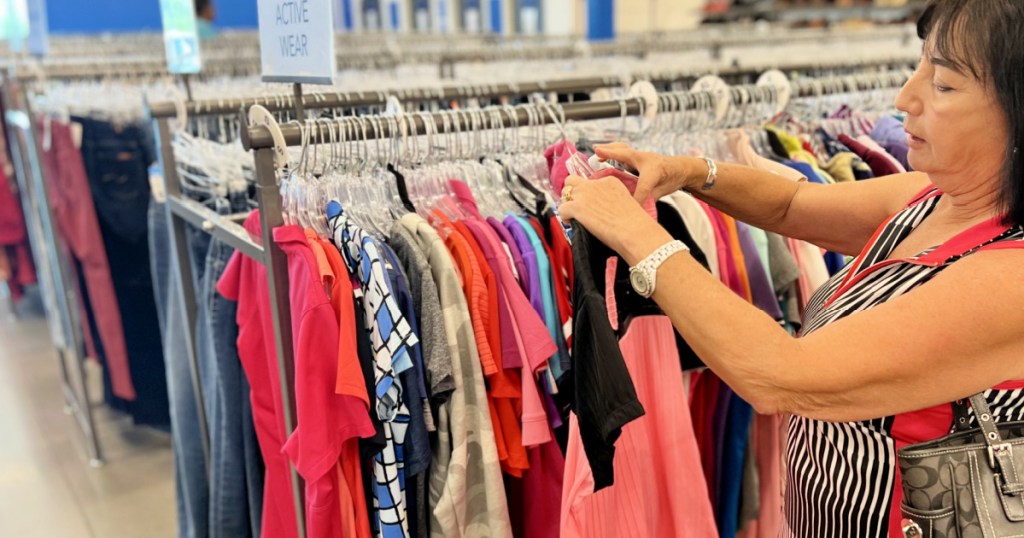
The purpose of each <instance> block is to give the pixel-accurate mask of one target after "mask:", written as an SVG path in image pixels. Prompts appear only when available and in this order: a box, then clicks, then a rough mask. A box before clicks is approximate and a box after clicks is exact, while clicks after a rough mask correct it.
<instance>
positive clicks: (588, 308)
mask: <svg viewBox="0 0 1024 538" xmlns="http://www.w3.org/2000/svg"><path fill="white" fill-rule="evenodd" d="M611 256H614V253H613V252H612V251H611V249H609V248H608V247H607V246H605V245H604V244H602V243H601V242H599V241H598V240H597V239H595V238H594V237H593V236H591V235H590V232H588V231H587V230H586V229H584V228H583V227H582V226H580V225H579V224H576V223H573V242H572V257H573V265H574V273H575V278H576V282H575V289H574V290H573V292H574V293H573V313H574V316H575V317H574V322H573V344H572V355H573V358H574V359H575V364H574V365H573V369H572V378H573V380H574V383H573V390H574V392H573V408H574V410H575V411H576V416H577V417H578V418H579V424H580V437H581V439H582V442H583V450H584V452H585V453H586V454H587V460H588V461H589V462H590V469H591V471H592V472H593V474H594V491H595V492H596V491H598V490H600V489H603V488H605V487H607V486H610V485H612V483H613V482H614V478H615V471H614V467H613V465H612V459H613V458H614V456H615V441H616V440H618V438H619V435H621V434H622V427H623V426H625V425H626V424H628V423H630V422H632V421H633V420H636V419H637V418H640V417H642V416H643V415H644V408H643V406H642V405H640V400H639V399H638V398H637V395H636V388H635V387H634V386H633V381H632V379H631V378H630V377H629V370H628V369H627V368H626V362H625V359H624V358H623V356H622V352H621V351H620V350H619V339H618V335H617V334H616V333H615V331H614V330H612V327H611V324H610V323H609V322H608V308H607V304H606V303H605V296H604V288H605V278H604V272H605V264H606V262H607V260H608V258H609V257H611Z"/></svg>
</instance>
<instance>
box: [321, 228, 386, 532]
mask: <svg viewBox="0 0 1024 538" xmlns="http://www.w3.org/2000/svg"><path fill="white" fill-rule="evenodd" d="M306 238H307V239H309V240H310V246H313V244H314V243H316V244H317V245H319V246H320V248H321V249H322V250H323V253H324V256H325V258H326V261H327V264H328V266H329V268H330V273H331V274H332V275H333V283H332V285H331V286H330V290H329V291H330V295H331V306H332V307H333V308H334V314H335V316H336V317H337V318H338V331H339V332H338V336H339V338H338V380H337V385H336V386H335V389H334V390H335V392H336V393H338V394H347V395H349V396H352V397H355V398H359V399H360V400H361V401H362V402H363V403H364V404H365V405H364V409H365V410H366V413H367V416H369V412H370V398H369V396H368V394H367V392H366V383H365V380H364V379H363V377H362V376H363V373H362V370H361V368H360V365H359V359H358V347H357V344H356V338H357V337H358V336H357V335H356V319H355V315H356V314H355V301H354V300H353V295H352V292H353V288H352V280H351V275H349V273H348V267H347V266H346V265H345V260H344V259H342V257H341V252H338V248H337V247H335V246H334V244H333V243H331V242H330V241H329V240H327V239H323V238H320V237H317V236H316V234H315V233H312V232H311V231H309V230H307V231H306ZM313 250H314V252H316V251H317V249H316V248H315V247H314V249H313ZM317 261H318V262H319V261H320V259H319V257H318V258H317ZM321 272H324V270H323V268H321ZM337 472H338V481H339V486H340V487H339V488H338V494H339V495H338V496H339V498H338V504H339V505H340V507H341V531H342V534H341V535H342V536H345V537H350V536H351V537H355V538H371V536H372V534H371V532H370V514H369V510H368V507H367V504H366V499H365V496H364V495H365V490H364V483H363V465H362V460H361V457H360V452H359V441H358V439H355V438H352V439H347V440H345V441H343V442H342V444H341V459H340V461H339V462H338V466H337Z"/></svg>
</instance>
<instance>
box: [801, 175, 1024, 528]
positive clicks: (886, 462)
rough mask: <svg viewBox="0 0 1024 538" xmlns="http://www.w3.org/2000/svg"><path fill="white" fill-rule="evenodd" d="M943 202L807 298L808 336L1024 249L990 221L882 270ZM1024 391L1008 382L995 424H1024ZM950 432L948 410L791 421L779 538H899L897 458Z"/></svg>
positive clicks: (1019, 235) (929, 199)
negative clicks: (997, 252)
mask: <svg viewBox="0 0 1024 538" xmlns="http://www.w3.org/2000/svg"><path fill="white" fill-rule="evenodd" d="M941 196H942V193H941V192H940V191H938V189H935V188H931V189H929V190H927V191H925V192H923V193H922V194H921V195H919V196H918V197H917V198H915V200H914V201H913V202H911V204H910V205H909V206H908V207H907V208H906V209H904V210H903V211H901V212H899V213H897V214H896V215H894V216H893V217H892V218H890V219H889V220H888V221H887V222H886V223H884V224H883V225H882V226H880V227H879V230H878V232H876V233H875V236H874V237H873V238H872V239H871V241H870V242H869V243H868V245H867V246H866V247H865V248H864V251H863V252H862V253H861V255H860V256H859V257H858V258H857V259H856V260H854V261H853V262H851V263H850V264H849V265H847V266H846V267H845V268H844V269H843V270H842V271H840V272H839V273H837V274H836V275H835V276H834V277H832V278H831V279H830V280H829V281H828V282H827V283H826V284H825V285H824V286H822V287H821V289H819V290H818V291H817V292H816V293H815V294H814V296H813V297H812V298H811V300H810V302H809V304H808V305H807V310H806V312H805V314H804V319H805V324H804V328H803V333H804V334H805V335H806V334H810V333H812V332H814V331H816V330H818V329H820V328H822V327H824V326H826V325H828V324H829V323H832V322H835V321H837V320H840V319H842V318H844V317H846V316H848V315H850V314H853V313H855V312H861V311H864V310H868V309H870V308H872V307H874V306H877V305H880V304H883V303H884V302H886V301H888V300H890V299H893V298H895V297H898V296H900V295H902V294H904V293H907V292H909V291H910V290H913V289H914V288H916V287H917V286H920V285H922V284H924V283H926V282H928V281H929V280H931V279H932V278H933V277H935V275H937V274H938V273H939V272H940V271H942V270H943V269H944V268H945V267H948V266H949V264H951V263H953V262H955V261H957V260H959V259H960V258H962V257H964V256H967V255H969V254H971V253H973V252H976V251H978V250H981V249H989V248H1024V229H1022V228H1021V227H1020V226H1014V227H1007V226H1005V225H1002V224H1000V223H999V219H993V220H991V221H988V222H986V223H982V224H979V225H977V226H975V227H973V228H971V229H969V230H967V231H966V232H963V233H962V234H959V235H957V236H956V237H954V238H952V239H950V240H949V241H947V242H946V243H945V244H943V245H941V246H939V247H936V248H933V249H929V250H927V251H925V252H923V253H921V254H919V255H918V256H915V257H913V258H910V259H904V260H886V258H887V257H888V256H889V254H890V253H891V252H892V251H893V250H894V249H895V248H896V246H897V245H898V244H899V243H900V242H901V241H903V240H904V239H905V238H906V237H907V236H908V235H909V234H910V232H911V231H913V230H914V228H916V227H917V226H918V225H919V224H920V223H921V222H922V221H924V219H925V218H926V217H927V216H928V215H929V214H931V212H932V211H933V210H934V209H935V206H936V204H937V203H938V201H939V199H940V198H941ZM1022 389H1024V382H1021V383H1012V382H1011V383H1007V384H1005V385H1000V386H998V387H995V388H993V389H992V390H989V391H988V392H987V393H986V396H987V398H988V401H989V405H991V406H992V411H993V413H995V415H996V416H997V420H998V421H1006V420H1024V390H1022ZM951 425H952V409H951V406H949V405H944V406H938V407H935V408H931V409H925V410H922V411H917V412H914V413H906V414H902V415H897V416H889V417H883V418H878V419H874V420H867V421H863V422H850V423H829V422H822V421H819V420H811V419H807V418H802V417H793V418H792V419H791V421H790V424H789V442H788V449H787V452H788V453H787V460H788V470H787V475H788V476H787V488H786V499H785V515H786V518H785V519H786V525H784V527H786V528H784V529H783V531H782V536H784V537H797V538H822V537H830V536H835V537H840V536H841V537H844V538H845V537H863V538H878V537H881V536H886V535H887V534H888V535H889V536H902V535H901V534H900V533H899V529H898V527H899V523H900V519H901V517H900V516H899V514H900V512H899V502H900V500H901V497H902V492H901V490H900V486H899V484H900V482H899V472H898V469H897V465H896V451H897V450H898V449H899V448H901V447H903V446H905V445H907V444H911V443H915V442H920V441H924V440H928V439H935V438H938V437H941V436H942V435H945V434H946V433H948V432H949V431H950V428H951Z"/></svg>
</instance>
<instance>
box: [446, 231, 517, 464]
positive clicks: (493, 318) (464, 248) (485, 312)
mask: <svg viewBox="0 0 1024 538" xmlns="http://www.w3.org/2000/svg"><path fill="white" fill-rule="evenodd" d="M434 216H435V217H436V218H437V220H438V221H440V223H441V224H440V225H439V228H440V229H441V230H442V231H443V232H444V233H442V234H441V235H442V237H444V238H445V239H444V241H445V246H447V247H448V250H449V251H450V252H451V253H452V258H453V259H454V261H455V265H456V267H458V269H459V271H460V272H461V273H462V275H463V291H464V293H465V294H466V300H467V303H468V304H469V311H470V317H471V318H472V320H473V332H474V334H475V336H476V339H477V342H476V344H477V349H478V351H479V353H480V363H481V366H482V367H483V371H484V375H485V376H487V381H488V390H487V404H488V409H489V411H490V415H491V423H492V424H493V425H494V440H495V444H496V445H497V448H498V460H499V462H500V463H501V468H502V470H503V471H504V472H506V473H508V474H510V475H512V476H516V477H521V476H522V473H523V471H525V470H526V469H528V468H529V466H530V464H529V457H528V455H527V453H526V448H525V447H523V439H522V426H521V424H520V420H521V418H520V417H521V414H522V403H521V402H522V392H521V391H522V378H521V377H520V376H519V373H518V372H515V371H508V370H504V369H502V368H499V367H498V365H499V364H500V360H501V358H500V350H501V344H500V342H501V340H500V338H501V326H500V321H499V319H498V315H500V311H499V305H498V293H497V285H498V283H497V280H496V278H495V276H494V272H493V271H492V270H491V268H490V266H489V265H487V262H486V257H485V256H484V254H483V251H482V250H480V246H479V245H478V244H476V242H475V240H474V239H473V235H472V233H470V232H469V230H468V229H466V228H465V225H464V224H463V223H461V222H455V223H453V222H451V221H450V220H448V219H447V218H446V217H445V216H444V215H443V214H441V213H439V212H435V213H434ZM464 232H465V233H464ZM485 356H486V359H485Z"/></svg>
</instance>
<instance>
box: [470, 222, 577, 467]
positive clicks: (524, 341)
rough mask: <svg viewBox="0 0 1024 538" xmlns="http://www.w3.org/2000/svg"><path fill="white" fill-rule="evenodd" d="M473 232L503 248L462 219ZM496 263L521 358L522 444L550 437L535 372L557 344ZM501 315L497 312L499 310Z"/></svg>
mask: <svg viewBox="0 0 1024 538" xmlns="http://www.w3.org/2000/svg"><path fill="white" fill-rule="evenodd" d="M463 222H464V223H465V224H466V226H467V227H469V228H470V230H471V231H472V232H474V236H475V237H476V238H477V239H478V240H480V241H486V242H487V244H488V249H489V250H490V251H491V252H504V250H503V249H501V242H500V240H499V239H498V238H497V237H496V236H495V235H493V230H492V229H491V228H490V227H489V226H487V225H486V224H484V223H483V222H481V221H475V220H473V219H466V220H465V221H463ZM496 261H497V263H496V264H495V265H496V266H497V269H498V272H497V274H496V276H497V279H498V284H499V286H501V289H502V290H503V291H504V298H505V301H502V302H501V307H503V308H505V309H506V311H505V312H503V313H502V314H504V317H505V318H506V319H509V320H511V321H512V324H511V329H512V336H513V337H514V342H515V347H516V352H517V354H518V355H519V356H520V357H522V358H523V359H524V360H523V361H521V364H520V367H521V368H522V390H523V394H522V396H523V410H522V412H523V414H522V425H523V430H522V433H523V439H522V443H523V446H526V447H530V446H536V445H541V444H544V443H547V442H549V441H551V434H550V430H549V428H548V417H547V413H546V411H545V409H544V401H543V400H542V399H541V397H540V392H539V391H538V389H537V382H536V375H535V374H536V372H537V371H539V370H540V369H542V368H543V367H544V365H546V364H547V360H548V357H550V356H552V355H554V354H555V353H556V352H557V351H558V348H557V346H556V345H555V343H554V342H553V341H552V340H551V336H550V335H549V334H548V330H547V326H546V325H544V321H543V320H542V319H541V318H540V316H539V315H538V314H537V312H536V311H535V310H534V309H533V307H532V306H531V305H530V300H529V299H527V298H526V296H525V295H523V291H522V289H521V288H520V287H519V285H518V283H517V282H516V280H515V277H514V276H513V275H512V269H511V264H506V263H504V262H506V261H507V259H506V258H505V257H500V258H498V259H497V260H496ZM499 315H500V314H499Z"/></svg>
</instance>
